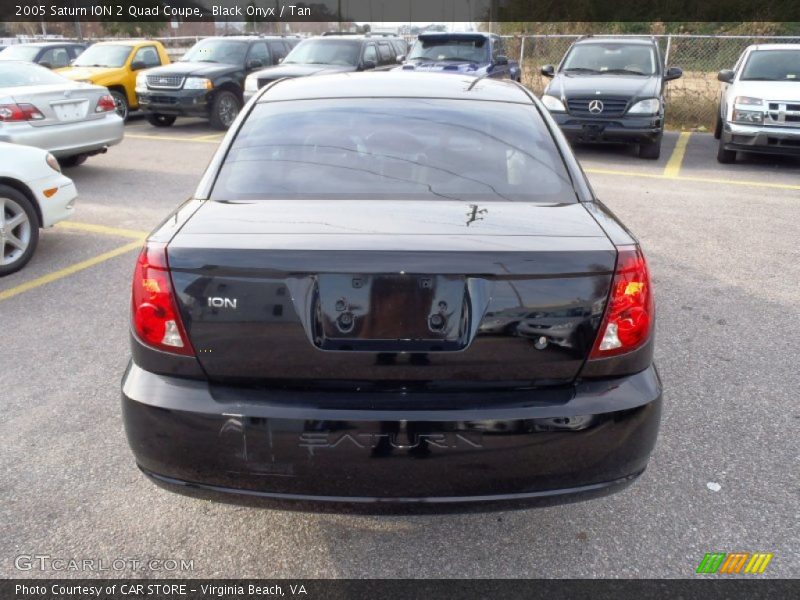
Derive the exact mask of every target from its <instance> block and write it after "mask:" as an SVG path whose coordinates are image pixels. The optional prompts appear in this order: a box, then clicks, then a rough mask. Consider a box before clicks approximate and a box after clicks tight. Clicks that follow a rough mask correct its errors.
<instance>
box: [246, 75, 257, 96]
mask: <svg viewBox="0 0 800 600" xmlns="http://www.w3.org/2000/svg"><path fill="white" fill-rule="evenodd" d="M244 91H245V92H257V91H258V79H257V78H255V77H253V76H252V75H251V76H250V77H248V78H247V79H245V80H244Z"/></svg>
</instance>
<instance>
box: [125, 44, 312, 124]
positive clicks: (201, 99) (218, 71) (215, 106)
mask: <svg viewBox="0 0 800 600" xmlns="http://www.w3.org/2000/svg"><path fill="white" fill-rule="evenodd" d="M299 41H300V40H299V38H295V37H252V36H242V37H232V36H231V37H216V38H206V39H204V40H201V41H199V42H197V43H196V44H195V45H194V46H192V48H191V49H190V50H189V51H188V52H187V53H186V54H184V56H183V58H181V60H180V61H178V62H175V63H172V64H171V65H169V66H166V67H161V68H159V69H150V70H148V71H145V72H142V73H140V74H139V76H138V77H137V79H136V95H137V97H138V99H139V104H140V106H141V107H142V110H143V111H144V113H145V116H146V117H147V120H148V122H149V123H150V124H151V125H155V126H156V127H169V126H171V125H172V124H173V123H174V122H175V119H176V118H177V117H179V116H195V117H203V118H206V119H209V121H210V122H211V126H212V127H214V128H215V129H223V130H224V129H227V128H228V127H230V125H231V123H233V121H234V119H235V118H236V115H237V114H239V111H240V110H241V108H242V104H243V99H242V95H243V91H244V89H243V88H244V79H245V76H246V75H247V73H250V72H252V71H253V70H254V69H260V68H261V67H265V66H269V65H274V64H278V62H279V61H280V60H282V59H283V57H285V56H286V55H287V54H288V53H289V51H290V50H291V49H292V48H293V47H294V46H295V45H296V44H297V42H299Z"/></svg>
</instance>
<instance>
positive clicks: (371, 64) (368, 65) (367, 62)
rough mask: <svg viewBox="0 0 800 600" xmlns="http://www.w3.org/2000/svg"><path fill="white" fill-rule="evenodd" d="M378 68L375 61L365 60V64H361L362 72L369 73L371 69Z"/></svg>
mask: <svg viewBox="0 0 800 600" xmlns="http://www.w3.org/2000/svg"><path fill="white" fill-rule="evenodd" d="M377 66H378V65H376V64H375V61H374V60H365V61H364V62H362V63H361V70H362V71H368V70H370V69H374V68H375V67H377Z"/></svg>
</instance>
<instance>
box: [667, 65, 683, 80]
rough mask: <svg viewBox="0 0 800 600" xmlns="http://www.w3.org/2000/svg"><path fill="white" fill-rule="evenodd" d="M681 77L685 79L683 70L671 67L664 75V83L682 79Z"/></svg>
mask: <svg viewBox="0 0 800 600" xmlns="http://www.w3.org/2000/svg"><path fill="white" fill-rule="evenodd" d="M681 77H683V69H679V68H678V67H670V68H669V69H667V72H666V73H665V74H664V81H672V80H673V79H680V78H681Z"/></svg>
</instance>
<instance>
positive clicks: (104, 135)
mask: <svg viewBox="0 0 800 600" xmlns="http://www.w3.org/2000/svg"><path fill="white" fill-rule="evenodd" d="M124 127H125V126H124V123H123V121H122V119H121V118H120V117H119V116H118V115H117V114H115V113H111V114H107V115H105V116H104V117H102V118H100V119H92V120H90V121H77V122H74V123H59V124H58V125H42V126H40V127H34V126H33V125H30V124H29V123H5V124H3V125H2V127H0V142H10V143H12V144H21V145H25V146H35V147H37V148H42V149H43V150H47V151H49V152H50V153H52V154H53V155H54V156H56V157H58V158H63V157H67V156H74V155H76V154H87V153H92V152H98V151H100V150H102V149H103V148H105V147H107V146H113V145H114V144H119V143H120V142H121V141H122V137H123V135H124V133H125V131H124Z"/></svg>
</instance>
